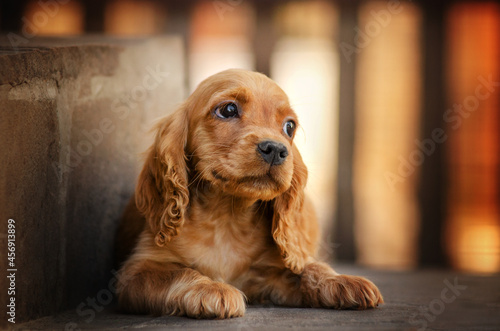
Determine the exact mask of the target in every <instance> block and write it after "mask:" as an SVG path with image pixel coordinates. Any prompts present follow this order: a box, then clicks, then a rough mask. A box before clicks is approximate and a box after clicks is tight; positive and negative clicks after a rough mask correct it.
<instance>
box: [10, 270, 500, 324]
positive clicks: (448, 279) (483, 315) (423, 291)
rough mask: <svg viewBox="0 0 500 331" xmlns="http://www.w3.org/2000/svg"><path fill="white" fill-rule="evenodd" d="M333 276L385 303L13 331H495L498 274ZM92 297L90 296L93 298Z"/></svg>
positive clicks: (83, 317) (69, 319) (108, 320)
mask: <svg viewBox="0 0 500 331" xmlns="http://www.w3.org/2000/svg"><path fill="white" fill-rule="evenodd" d="M336 269H337V271H338V272H341V273H346V274H356V275H362V276H367V277H368V278H369V279H371V280H372V281H373V282H375V283H376V284H377V285H378V286H379V288H380V290H381V292H382V294H383V295H384V299H385V301H386V303H385V304H384V305H382V306H381V307H379V308H377V309H372V310H365V311H356V310H350V311H349V310H348V311H345V310H344V311H341V310H329V309H311V308H300V309H297V308H282V307H249V308H247V312H246V314H245V316H244V317H241V318H234V319H230V320H194V319H189V318H185V317H170V316H164V317H150V316H137V315H125V314H122V313H120V312H118V311H117V310H116V309H115V308H114V306H112V305H109V306H106V307H105V309H104V310H103V311H101V312H97V311H95V310H94V312H95V314H94V315H92V314H91V313H90V312H91V311H92V309H91V308H90V306H88V305H87V306H86V307H85V309H84V310H83V313H80V312H79V311H77V310H76V309H73V310H70V311H67V312H65V313H64V314H60V315H58V316H55V317H48V318H43V319H40V320H37V321H33V322H29V323H26V324H23V325H17V326H16V327H17V329H29V330H63V329H64V328H67V329H73V328H78V329H93V330H118V329H124V328H133V329H144V330H238V331H240V330H241V331H252V330H288V329H292V330H308V331H311V330H353V331H354V330H454V331H455V330H458V331H460V330H464V331H465V330H499V329H500V314H499V313H498V312H499V311H500V275H496V276H471V275H464V274H457V273H455V272H452V271H437V270H423V271H415V272H387V271H374V270H366V269H360V268H357V267H356V268H355V267H352V266H340V267H338V268H336ZM96 296H97V293H94V294H93V295H92V296H91V297H96Z"/></svg>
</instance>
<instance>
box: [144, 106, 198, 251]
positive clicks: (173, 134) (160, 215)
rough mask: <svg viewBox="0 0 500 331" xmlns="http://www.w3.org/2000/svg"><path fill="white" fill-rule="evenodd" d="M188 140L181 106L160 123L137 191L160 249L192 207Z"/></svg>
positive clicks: (184, 111) (185, 115) (173, 234)
mask: <svg viewBox="0 0 500 331" xmlns="http://www.w3.org/2000/svg"><path fill="white" fill-rule="evenodd" d="M187 136H188V121H187V113H186V110H185V106H181V108H179V109H178V110H177V111H175V112H174V113H173V114H171V115H169V116H167V117H165V118H164V119H163V120H162V121H161V122H160V123H159V125H158V127H157V131H156V136H155V141H154V143H153V146H151V148H150V149H149V151H148V155H147V159H146V162H145V164H144V167H143V169H142V171H141V174H140V175H139V180H138V183H137V187H136V190H135V199H136V204H137V208H138V210H139V211H140V212H141V213H142V214H143V215H144V216H145V217H146V220H147V222H148V223H149V227H150V229H151V231H152V232H153V234H154V235H155V243H156V244H157V245H158V246H164V245H165V244H166V243H167V242H169V241H170V240H171V239H172V237H174V236H176V235H177V232H178V229H179V227H181V226H182V224H183V223H184V215H185V213H186V208H187V205H188V203H189V191H188V170H187V165H186V155H185V147H186V143H187Z"/></svg>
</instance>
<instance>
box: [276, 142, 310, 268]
mask: <svg viewBox="0 0 500 331" xmlns="http://www.w3.org/2000/svg"><path fill="white" fill-rule="evenodd" d="M292 151H293V177H292V182H291V185H290V188H289V189H288V190H287V191H285V192H284V193H283V194H281V195H280V196H278V197H276V198H275V199H274V205H273V229H272V231H273V238H274V241H275V242H276V244H277V245H278V247H279V249H280V251H281V254H282V257H283V262H284V263H285V266H286V267H287V268H288V269H290V270H291V271H292V272H294V273H296V274H299V273H301V272H302V270H303V269H304V266H305V263H306V260H307V258H308V256H309V255H310V254H309V252H308V247H310V240H311V238H309V234H308V233H307V232H308V231H307V230H306V229H305V222H308V221H313V220H306V219H305V217H304V216H305V215H304V214H303V210H302V209H303V207H304V199H305V193H304V188H305V186H306V182H307V168H306V166H305V164H304V162H303V161H302V157H301V156H300V153H299V151H298V149H297V147H296V146H295V144H294V145H293V146H292Z"/></svg>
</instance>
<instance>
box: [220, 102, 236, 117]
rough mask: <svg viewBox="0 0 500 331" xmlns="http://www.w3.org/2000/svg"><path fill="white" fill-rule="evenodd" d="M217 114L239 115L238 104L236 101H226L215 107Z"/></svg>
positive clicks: (221, 115)
mask: <svg viewBox="0 0 500 331" xmlns="http://www.w3.org/2000/svg"><path fill="white" fill-rule="evenodd" d="M215 115H217V117H220V118H232V117H238V106H237V105H236V104H235V103H232V102H230V103H226V104H225V105H222V106H219V107H217V108H216V109H215Z"/></svg>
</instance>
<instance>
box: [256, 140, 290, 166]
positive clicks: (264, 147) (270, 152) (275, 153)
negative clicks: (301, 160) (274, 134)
mask: <svg viewBox="0 0 500 331" xmlns="http://www.w3.org/2000/svg"><path fill="white" fill-rule="evenodd" d="M257 151H258V152H259V153H260V155H262V158H263V159H264V161H266V162H267V163H269V164H270V165H280V164H282V163H283V162H285V160H286V157H287V156H288V150H287V149H286V147H285V145H283V144H280V143H278V142H276V141H272V140H266V141H263V142H261V143H259V144H258V145H257Z"/></svg>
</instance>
